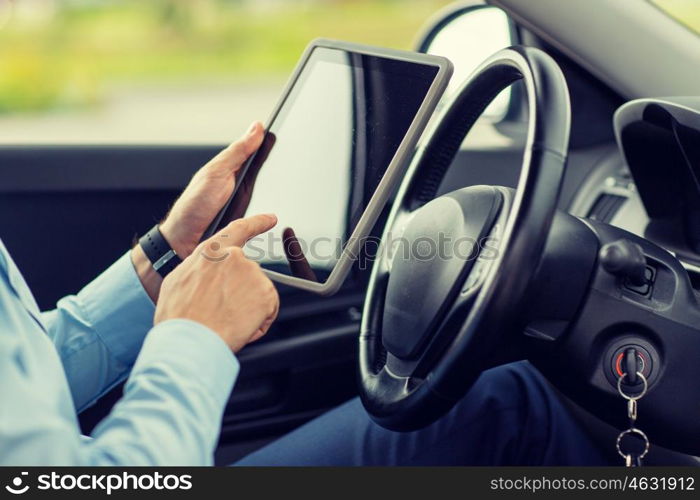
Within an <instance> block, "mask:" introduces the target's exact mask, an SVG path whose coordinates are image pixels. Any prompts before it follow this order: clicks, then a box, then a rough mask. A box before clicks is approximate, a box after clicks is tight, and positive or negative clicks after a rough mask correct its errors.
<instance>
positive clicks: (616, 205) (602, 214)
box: [587, 193, 627, 223]
mask: <svg viewBox="0 0 700 500" xmlns="http://www.w3.org/2000/svg"><path fill="white" fill-rule="evenodd" d="M625 201H627V197H626V196H620V195H617V194H609V193H603V194H601V195H600V196H598V199H597V200H596V201H595V203H594V204H593V206H592V207H591V209H590V210H589V212H588V216H587V217H588V218H589V219H592V220H597V221H600V222H606V223H610V221H611V220H612V219H613V217H615V214H616V213H617V211H618V210H620V207H621V206H622V204H623V203H625Z"/></svg>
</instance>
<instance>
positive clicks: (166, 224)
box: [131, 122, 265, 301]
mask: <svg viewBox="0 0 700 500" xmlns="http://www.w3.org/2000/svg"><path fill="white" fill-rule="evenodd" d="M264 135H265V134H264V130H263V127H262V125H261V124H260V123H259V122H255V123H253V125H251V127H250V129H249V130H248V132H247V133H246V135H245V136H243V137H242V138H241V139H239V140H238V141H236V142H234V143H233V144H231V145H230V146H229V147H227V148H226V149H224V150H223V151H221V152H220V153H219V154H218V155H216V156H215V157H214V158H213V159H212V160H211V161H210V162H209V163H207V164H206V165H204V166H203V167H202V168H201V169H199V171H198V172H197V173H196V174H195V175H194V176H193V177H192V180H191V181H190V183H189V185H188V186H187V187H186V188H185V190H184V191H183V193H182V195H180V198H178V200H177V201H176V202H175V205H173V208H172V209H171V210H170V213H169V214H168V216H167V217H166V218H165V221H163V223H162V224H161V225H160V232H161V233H162V234H163V236H164V237H165V239H166V240H167V241H168V243H169V244H170V246H171V247H172V248H173V250H175V252H176V253H177V254H178V255H179V256H180V258H181V259H183V260H184V259H186V258H187V256H189V255H190V254H191V253H192V251H193V250H194V249H195V247H196V246H197V244H198V243H199V240H200V239H201V238H202V235H203V234H204V231H206V229H207V227H208V226H209V224H211V221H212V220H213V219H214V217H215V216H216V214H217V213H219V210H221V208H222V207H223V206H224V203H226V200H228V198H229V197H230V196H231V193H233V188H234V186H235V182H236V173H237V172H238V170H239V169H240V168H241V166H243V164H244V163H245V161H246V160H247V159H248V158H249V157H250V155H251V154H253V153H254V152H255V151H256V150H257V149H258V148H259V147H260V144H261V143H262V140H263V137H264ZM131 260H132V262H133V264H134V268H135V269H136V272H137V274H138V275H139V279H140V280H141V283H142V284H143V287H144V289H145V290H146V292H147V293H148V295H149V296H150V297H151V299H152V300H153V301H156V300H158V293H159V291H160V287H161V284H162V281H163V280H162V279H161V277H160V275H159V274H158V273H156V272H155V271H154V270H153V267H152V265H151V262H150V261H149V260H148V258H147V257H146V254H145V253H144V252H143V250H142V249H141V247H140V246H139V245H136V246H135V247H134V249H133V250H132V252H131Z"/></svg>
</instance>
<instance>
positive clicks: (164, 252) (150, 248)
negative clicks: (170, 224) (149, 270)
mask: <svg viewBox="0 0 700 500" xmlns="http://www.w3.org/2000/svg"><path fill="white" fill-rule="evenodd" d="M139 245H140V246H141V248H142V249H143V253H145V254H146V257H148V260H150V261H151V264H152V265H153V269H154V270H155V271H156V272H157V273H158V274H160V275H161V276H162V277H163V278H165V277H166V276H167V275H168V273H170V271H172V270H173V269H175V268H176V267H177V266H178V264H180V262H182V260H181V259H180V257H178V255H177V253H176V252H175V250H173V249H172V247H171V246H170V244H169V243H168V241H167V240H166V239H165V237H164V236H163V234H162V233H161V232H160V229H159V228H158V224H156V225H155V226H153V227H152V228H151V230H150V231H148V232H147V233H146V234H145V235H143V236H142V237H141V239H140V240H139Z"/></svg>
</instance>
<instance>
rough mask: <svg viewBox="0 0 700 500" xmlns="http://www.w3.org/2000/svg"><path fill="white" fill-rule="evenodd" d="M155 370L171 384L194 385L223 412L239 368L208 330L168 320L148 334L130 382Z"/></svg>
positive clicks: (222, 343)
mask: <svg viewBox="0 0 700 500" xmlns="http://www.w3.org/2000/svg"><path fill="white" fill-rule="evenodd" d="M163 368H167V369H166V370H162V369H163ZM154 369H156V370H157V371H165V372H167V373H169V379H170V381H171V382H172V383H174V384H179V385H182V386H190V385H191V384H192V383H193V382H194V383H195V384H197V385H199V386H200V387H201V388H202V389H203V390H204V391H205V392H207V393H209V395H210V396H211V397H212V398H213V399H214V402H215V406H216V407H217V408H219V409H221V410H223V408H224V407H225V405H226V403H227V402H228V399H229V397H230V395H231V391H232V390H233V385H234V383H235V381H236V378H237V377H238V373H239V371H240V364H239V362H238V359H236V356H235V355H234V354H233V352H232V351H231V348H230V347H229V346H228V345H227V344H226V343H225V342H224V341H223V340H222V339H221V337H219V336H218V335H217V334H216V333H214V332H213V331H212V330H211V329H209V328H207V327H206V326H204V325H202V324H201V323H197V322H195V321H191V320H188V319H171V320H168V321H164V322H162V323H159V324H158V325H156V326H155V327H154V328H153V329H152V330H151V331H150V332H149V333H148V335H147V336H146V340H145V342H144V344H143V348H142V349H141V353H140V354H139V357H138V359H137V360H136V364H135V365H134V368H133V370H132V372H131V377H130V379H131V380H134V379H136V378H137V377H139V376H140V375H142V374H146V375H147V374H148V373H149V372H151V371H153V370H154ZM127 385H128V384H127ZM127 390H128V389H127Z"/></svg>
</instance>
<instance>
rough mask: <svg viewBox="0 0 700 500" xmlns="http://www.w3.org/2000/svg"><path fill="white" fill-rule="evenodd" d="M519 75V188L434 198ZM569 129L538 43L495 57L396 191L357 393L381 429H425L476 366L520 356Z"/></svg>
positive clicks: (551, 65)
mask: <svg viewBox="0 0 700 500" xmlns="http://www.w3.org/2000/svg"><path fill="white" fill-rule="evenodd" d="M517 80H522V81H523V83H524V86H525V93H526V96H527V101H528V134H527V140H526V146H525V151H524V155H523V163H522V169H521V174H520V178H519V181H518V186H517V189H516V190H515V191H513V190H512V189H508V188H504V187H498V186H474V187H468V188H464V189H460V190H457V191H454V192H452V193H449V194H445V195H443V196H440V197H437V198H435V196H436V192H437V190H438V187H439V185H440V182H441V180H442V178H443V176H444V174H445V172H446V171H447V168H448V167H449V165H450V163H451V162H452V160H453V158H454V156H455V154H456V153H457V151H458V150H459V147H460V144H461V143H462V141H463V140H464V138H465V136H466V135H467V133H468V132H469V130H470V129H471V127H472V126H473V125H474V123H475V121H476V120H477V119H478V118H479V117H480V116H481V114H482V113H483V111H484V109H485V108H486V107H487V106H488V104H489V103H490V102H491V101H492V100H493V99H494V98H495V97H496V95H498V93H499V92H501V91H502V90H503V89H505V88H506V87H507V86H509V85H510V84H512V83H513V82H515V81H517ZM569 128H570V106H569V96H568V90H567V87H566V82H565V80H564V77H563V75H562V73H561V70H560V69H559V67H558V66H557V64H556V63H555V62H554V60H552V59H551V58H550V57H549V56H548V55H547V54H545V53H544V52H542V51H541V50H538V49H534V48H525V47H519V46H516V47H511V48H508V49H504V50H502V51H500V52H498V53H496V54H494V55H493V56H492V57H490V58H489V59H488V60H486V61H485V62H484V63H483V64H481V65H480V67H479V68H478V69H477V70H476V71H475V72H474V73H473V74H472V76H471V77H470V78H469V79H468V80H467V81H466V82H465V83H464V84H463V85H462V86H461V88H460V89H459V90H458V91H457V92H456V93H455V95H454V97H453V98H452V99H451V100H450V102H449V103H448V105H447V106H445V108H444V109H443V110H442V112H441V115H440V116H439V118H438V120H437V122H436V124H435V126H434V127H433V129H432V132H431V134H430V136H429V138H428V140H427V141H426V142H425V144H424V146H422V147H420V148H419V149H418V150H417V151H416V154H415V156H414V158H413V161H412V163H411V165H410V166H409V169H408V172H407V174H406V177H405V178H404V181H403V183H402V185H401V187H400V188H399V191H398V194H397V197H396V199H395V202H394V204H393V206H392V209H391V213H390V215H389V218H388V221H387V225H386V228H385V230H384V234H383V237H382V242H383V245H384V248H385V250H386V251H385V252H383V255H382V256H380V257H378V258H377V260H376V261H375V263H374V267H373V269H372V274H371V277H370V282H369V287H368V292H367V296H366V299H365V305H364V312H363V317H362V324H361V332H360V338H359V347H360V352H359V376H360V396H361V399H362V402H363V404H364V406H365V408H366V409H367V411H368V413H369V414H370V416H371V417H372V419H373V420H374V421H376V422H377V423H378V424H380V425H382V426H383V427H385V428H388V429H392V430H397V431H409V430H414V429H418V428H421V427H424V426H426V425H428V424H429V423H431V422H433V421H434V420H436V419H437V418H439V417H440V416H442V415H443V414H444V413H446V412H447V411H449V410H450V409H451V408H452V406H453V405H454V404H455V403H456V402H457V401H459V399H461V398H462V396H464V394H465V393H466V392H467V390H468V389H469V388H470V387H471V385H472V384H473V383H474V381H475V380H476V379H477V378H478V376H479V374H480V373H481V372H482V371H483V370H485V369H487V368H489V367H491V366H495V365H498V364H501V363H504V362H507V361H508V360H513V359H518V356H520V357H521V358H522V354H521V352H520V351H519V349H518V340H517V336H516V335H515V333H514V332H515V330H516V329H515V328H514V326H515V325H517V321H518V316H519V311H520V309H521V306H522V297H523V294H524V293H525V292H526V289H527V286H528V284H529V283H530V281H531V279H532V277H533V275H534V273H535V271H536V268H537V265H538V262H539V260H540V257H541V254H542V252H543V248H544V245H545V241H546V238H547V235H548V234H549V229H550V226H551V224H552V220H553V216H554V213H555V209H556V207H557V201H558V197H559V191H560V186H561V181H562V177H563V173H564V167H565V163H566V156H567V148H568V141H569ZM390 243H391V244H390Z"/></svg>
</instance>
